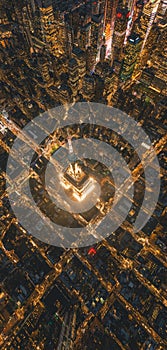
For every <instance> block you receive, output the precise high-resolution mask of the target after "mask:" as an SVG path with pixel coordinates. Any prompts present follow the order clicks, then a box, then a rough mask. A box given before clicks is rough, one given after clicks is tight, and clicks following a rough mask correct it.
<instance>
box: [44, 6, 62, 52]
mask: <svg viewBox="0 0 167 350" xmlns="http://www.w3.org/2000/svg"><path fill="white" fill-rule="evenodd" d="M40 17H41V28H42V36H43V41H44V42H45V43H46V45H47V47H48V50H49V51H50V52H51V53H52V54H53V55H55V56H56V57H61V56H62V55H64V54H65V49H66V30H65V19H64V14H63V13H60V12H57V13H55V14H54V11H53V6H52V1H51V0H45V2H43V3H40Z"/></svg>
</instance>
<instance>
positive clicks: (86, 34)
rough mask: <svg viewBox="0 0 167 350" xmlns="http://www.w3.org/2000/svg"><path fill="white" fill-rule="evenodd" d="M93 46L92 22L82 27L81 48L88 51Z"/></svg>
mask: <svg viewBox="0 0 167 350" xmlns="http://www.w3.org/2000/svg"><path fill="white" fill-rule="evenodd" d="M90 45H91V22H89V23H87V24H86V25H84V26H82V27H81V29H80V38H79V46H80V47H81V49H83V50H86V49H87V48H88V46H90Z"/></svg>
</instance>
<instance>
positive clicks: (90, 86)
mask: <svg viewBox="0 0 167 350" xmlns="http://www.w3.org/2000/svg"><path fill="white" fill-rule="evenodd" d="M81 92H82V96H83V98H85V100H86V101H92V100H93V99H94V96H95V80H94V78H93V76H91V75H90V74H86V75H85V76H84V79H83V86H82V91H81Z"/></svg>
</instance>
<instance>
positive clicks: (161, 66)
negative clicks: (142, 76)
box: [149, 21, 167, 83]
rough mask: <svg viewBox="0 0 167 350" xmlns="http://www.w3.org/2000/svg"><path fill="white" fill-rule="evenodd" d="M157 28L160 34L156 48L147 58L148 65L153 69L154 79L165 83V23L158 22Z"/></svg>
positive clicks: (166, 52) (166, 27) (166, 57)
mask: <svg viewBox="0 0 167 350" xmlns="http://www.w3.org/2000/svg"><path fill="white" fill-rule="evenodd" d="M158 28H159V30H160V34H159V36H158V40H157V44H156V47H155V48H154V50H153V51H152V54H151V55H150V57H149V63H150V65H151V66H153V67H154V70H155V75H156V77H158V78H159V79H161V80H162V81H164V82H165V83H167V48H166V37H167V24H166V21H165V22H159V25H158Z"/></svg>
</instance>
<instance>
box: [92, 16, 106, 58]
mask: <svg viewBox="0 0 167 350" xmlns="http://www.w3.org/2000/svg"><path fill="white" fill-rule="evenodd" d="M103 30H104V15H103V14H99V15H93V16H92V29H91V43H92V44H93V45H94V47H95V50H96V62H97V61H99V59H100V48H101V45H102V43H103ZM96 62H95V63H96Z"/></svg>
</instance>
